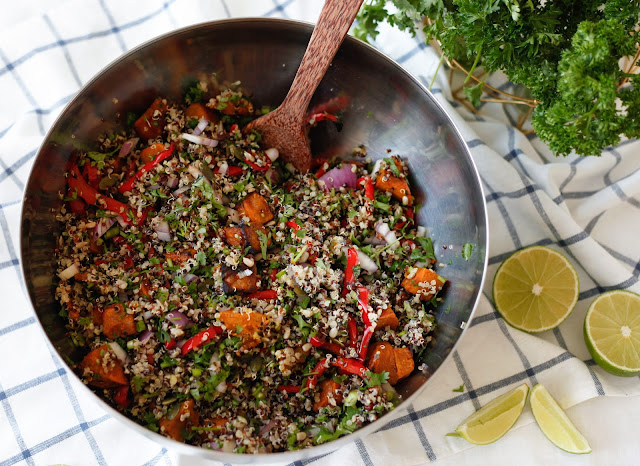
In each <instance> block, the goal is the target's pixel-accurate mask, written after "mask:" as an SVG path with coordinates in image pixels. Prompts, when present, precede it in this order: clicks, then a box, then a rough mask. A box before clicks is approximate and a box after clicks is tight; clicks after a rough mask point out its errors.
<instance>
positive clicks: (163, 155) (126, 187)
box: [118, 143, 176, 193]
mask: <svg viewBox="0 0 640 466" xmlns="http://www.w3.org/2000/svg"><path fill="white" fill-rule="evenodd" d="M175 149H176V144H175V143H172V144H171V146H169V148H168V149H167V150H164V151H162V152H160V153H159V154H158V155H156V158H155V159H153V160H152V161H151V162H147V163H145V164H144V165H143V166H142V167H141V168H140V170H138V171H137V172H135V173H134V175H133V176H132V177H131V178H129V179H128V180H127V181H125V182H124V183H122V184H121V185H120V187H119V188H118V191H120V192H121V193H126V192H127V191H131V190H132V189H133V184H134V183H135V182H136V181H138V180H139V179H140V178H142V177H143V176H144V175H145V173H148V172H150V171H151V170H153V168H154V167H155V166H156V165H158V164H159V163H161V162H162V161H164V160H166V159H168V158H169V157H171V154H173V151H174V150H175Z"/></svg>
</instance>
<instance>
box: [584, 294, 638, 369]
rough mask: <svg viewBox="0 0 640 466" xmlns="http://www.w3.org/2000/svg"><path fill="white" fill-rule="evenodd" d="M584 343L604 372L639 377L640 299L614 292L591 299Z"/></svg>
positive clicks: (585, 320)
mask: <svg viewBox="0 0 640 466" xmlns="http://www.w3.org/2000/svg"><path fill="white" fill-rule="evenodd" d="M584 340H585V342H586V344H587V348H588V349H589V353H591V357H593V360H594V361H595V362H596V363H597V364H598V365H599V366H600V367H602V368H603V369H604V370H605V371H607V372H610V373H612V374H615V375H622V376H634V375H638V374H640V296H638V295H637V294H635V293H631V292H630V291H624V290H616V291H609V292H607V293H603V294H601V295H600V296H598V297H597V298H596V299H594V300H593V302H592V303H591V306H589V310H588V311H587V316H586V317H585V319H584Z"/></svg>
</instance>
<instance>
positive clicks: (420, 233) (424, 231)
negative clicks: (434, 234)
mask: <svg viewBox="0 0 640 466" xmlns="http://www.w3.org/2000/svg"><path fill="white" fill-rule="evenodd" d="M416 236H421V237H423V238H424V237H425V236H427V229H426V228H425V227H423V226H422V225H418V232H417V233H416Z"/></svg>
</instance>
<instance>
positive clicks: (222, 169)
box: [218, 162, 229, 175]
mask: <svg viewBox="0 0 640 466" xmlns="http://www.w3.org/2000/svg"><path fill="white" fill-rule="evenodd" d="M228 170H229V164H228V163H227V162H222V165H220V167H218V173H219V174H220V175H226V174H227V171H228Z"/></svg>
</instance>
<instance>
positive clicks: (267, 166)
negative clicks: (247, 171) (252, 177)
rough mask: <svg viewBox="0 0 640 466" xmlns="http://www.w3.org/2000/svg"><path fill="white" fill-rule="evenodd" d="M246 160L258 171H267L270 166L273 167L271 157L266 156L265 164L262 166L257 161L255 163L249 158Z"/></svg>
mask: <svg viewBox="0 0 640 466" xmlns="http://www.w3.org/2000/svg"><path fill="white" fill-rule="evenodd" d="M245 162H246V163H247V165H249V166H250V167H251V168H253V169H254V170H255V171H257V172H266V171H267V170H269V168H271V159H270V158H269V157H265V162H264V166H262V167H261V166H260V165H258V164H257V163H253V162H251V161H249V160H245Z"/></svg>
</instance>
